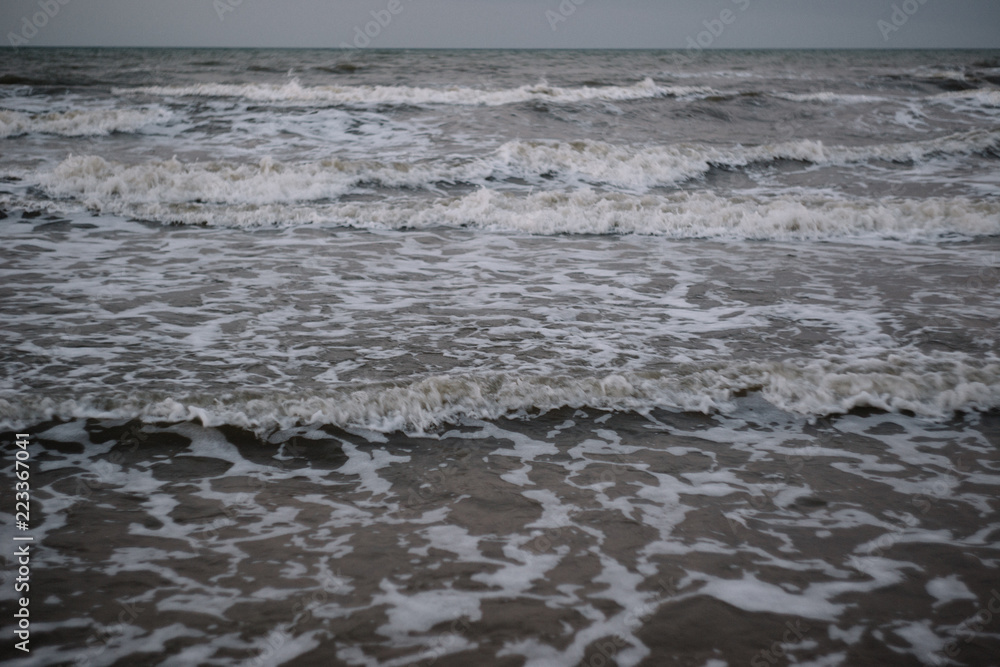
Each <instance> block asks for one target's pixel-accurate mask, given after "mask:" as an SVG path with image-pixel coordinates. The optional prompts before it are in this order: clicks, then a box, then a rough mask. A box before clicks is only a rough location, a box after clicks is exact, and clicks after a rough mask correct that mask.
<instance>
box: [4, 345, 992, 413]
mask: <svg viewBox="0 0 1000 667" xmlns="http://www.w3.org/2000/svg"><path fill="white" fill-rule="evenodd" d="M748 391H759V392H760V393H761V395H762V396H763V397H764V398H765V399H766V400H767V401H768V402H770V403H771V404H772V405H774V406H776V407H778V408H780V409H782V410H786V411H788V412H792V413H796V414H800V415H803V416H805V417H808V418H815V417H819V416H824V415H830V414H842V413H846V412H849V411H850V410H852V409H854V408H859V407H871V408H877V409H880V410H886V411H890V412H900V411H907V412H912V413H914V414H916V415H919V416H921V417H926V418H933V419H943V418H948V417H950V416H952V415H953V414H954V413H956V412H958V411H972V410H988V409H992V408H996V407H1000V360H996V359H989V360H987V361H980V360H977V359H973V358H971V357H969V356H968V355H965V354H962V353H949V354H946V353H934V354H930V355H928V354H923V353H921V352H919V351H916V350H912V349H901V350H897V351H894V352H891V353H887V354H885V355H882V356H880V357H872V358H847V357H836V356H831V357H828V358H820V359H815V360H798V361H795V360H787V361H771V362H753V361H749V362H747V361H734V362H731V363H728V364H711V365H692V366H691V367H689V368H683V367H681V368H677V369H675V370H673V371H670V372H657V373H653V372H650V373H634V372H623V373H617V374H610V375H604V376H583V377H579V376H576V377H574V376H548V377H546V376H530V375H512V374H503V373H500V374H481V375H473V374H456V375H439V376H431V377H425V378H423V379H418V380H414V381H410V382H401V383H383V384H371V385H367V386H360V387H345V388H343V389H341V390H339V391H332V392H330V393H327V394H325V395H310V396H287V395H263V394H262V395H260V396H252V397H242V398H235V397H230V398H220V397H211V398H209V397H202V398H199V397H196V396H186V397H185V396H178V397H176V398H164V397H159V398H158V397H155V396H149V397H145V398H143V397H141V396H138V395H130V396H117V395H116V396H107V397H104V398H95V397H79V398H66V399H61V400H60V399H53V398H49V397H46V398H42V397H32V398H23V399H20V398H14V399H0V423H2V426H3V428H17V427H19V426H24V425H27V424H30V423H37V422H39V421H43V420H48V419H52V418H54V417H58V418H61V419H79V418H88V417H97V418H115V419H124V418H141V419H145V420H149V421H200V422H202V423H203V424H205V425H210V426H211V425H219V424H234V425H238V426H242V427H247V428H265V429H266V428H272V427H274V426H275V425H278V426H282V427H291V426H294V425H297V424H334V425H338V426H342V427H357V428H365V429H370V430H373V431H380V432H391V431H396V430H406V431H414V432H421V431H424V430H426V429H432V428H435V427H437V426H439V425H441V424H445V423H454V422H457V421H460V420H462V419H464V418H476V419H496V418H499V417H503V416H517V415H523V414H530V413H534V412H547V411H549V410H553V409H557V408H561V407H567V406H568V407H575V408H583V407H589V408H595V409H601V410H618V411H635V412H640V413H642V412H646V411H649V410H651V409H654V408H679V409H683V410H688V411H696V412H705V413H710V412H714V411H720V410H721V411H728V410H732V409H734V405H733V403H732V401H733V399H734V397H735V396H736V395H738V394H742V393H743V392H748Z"/></svg>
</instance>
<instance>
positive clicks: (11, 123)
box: [0, 109, 170, 139]
mask: <svg viewBox="0 0 1000 667" xmlns="http://www.w3.org/2000/svg"><path fill="white" fill-rule="evenodd" d="M169 118H170V113H169V112H168V111H166V110H164V109H142V110H133V109H128V110H126V109H102V110H95V111H64V112H61V113H46V114H28V113H22V112H19V111H5V110H0V139H6V138H8V137H17V136H21V135H25V134H55V135H59V136H62V137H92V136H102V135H107V134H111V133H113V132H135V131H136V130H139V129H141V128H143V127H145V126H147V125H153V124H156V123H162V122H164V121H165V120H168V119H169Z"/></svg>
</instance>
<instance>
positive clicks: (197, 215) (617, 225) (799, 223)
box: [84, 174, 1000, 240]
mask: <svg viewBox="0 0 1000 667" xmlns="http://www.w3.org/2000/svg"><path fill="white" fill-rule="evenodd" d="M185 177H186V178H190V179H191V180H196V179H195V178H194V177H192V176H191V175H190V174H186V175H185ZM219 180H220V181H222V180H224V179H223V178H221V177H220V179H219ZM283 181H284V182H287V183H291V184H297V183H298V181H297V179H296V178H295V176H294V175H289V177H288V178H287V179H283ZM205 183H206V181H202V182H201V184H202V185H204V184H205ZM237 184H238V186H239V188H240V193H241V194H242V193H243V192H246V193H247V194H248V195H250V196H252V197H253V200H251V201H252V202H253V201H254V200H256V201H259V202H262V203H261V204H256V203H240V204H231V205H230V204H226V203H225V198H224V197H220V200H221V203H219V204H204V203H186V202H181V203H170V200H169V199H167V200H164V201H156V200H155V199H154V198H153V197H152V196H149V198H146V199H142V198H140V197H141V195H136V196H134V197H132V199H131V200H126V199H123V198H117V197H114V196H107V197H100V196H97V195H96V194H95V193H88V195H87V197H86V198H85V199H84V201H85V202H86V203H87V205H88V206H91V207H92V208H94V209H96V210H100V211H103V212H109V213H114V214H118V215H128V216H134V217H138V218H140V219H144V220H152V221H158V222H163V223H171V224H176V223H180V224H192V225H198V224H209V225H212V226H221V227H247V228H251V227H261V226H272V225H278V226H297V225H304V224H319V225H335V226H343V227H355V228H363V229H428V228H435V227H456V228H471V229H481V230H485V231H491V232H515V233H527V234H536V235H553V234H602V235H604V234H616V235H617V234H641V235H651V236H665V237H669V238H677V239H683V238H718V239H759V240H765V239H771V240H806V239H847V238H889V239H901V240H930V239H936V238H942V237H955V236H962V237H975V236H995V235H998V234H1000V202H995V201H989V200H985V201H984V200H974V199H969V198H958V197H956V198H928V199H871V198H838V199H833V198H821V197H816V196H794V195H781V196H774V197H750V196H733V197H723V196H720V195H716V194H712V193H708V192H701V193H678V194H674V195H655V196H654V195H627V194H613V193H610V194H609V193H597V192H594V191H591V190H582V191H577V192H573V193H561V192H543V193H538V194H531V195H522V194H514V193H502V192H497V191H495V190H490V189H485V188H484V189H481V190H478V191H476V192H474V193H471V194H468V195H465V196H461V197H450V198H437V199H432V200H427V199H410V200H405V201H389V202H344V203H335V204H322V203H310V204H296V203H266V202H267V199H268V197H270V196H274V195H272V194H270V193H272V192H273V191H266V190H263V189H260V190H256V191H255V190H254V185H255V180H254V179H248V180H247V181H245V182H243V183H238V181H233V182H226V187H227V188H234V187H236V186H237ZM272 185H273V184H272ZM341 186H343V184H342V183H337V182H333V183H328V184H326V185H325V188H324V187H321V185H320V184H317V185H316V186H315V187H314V188H313V189H311V190H309V194H312V195H317V194H322V193H327V195H328V196H334V195H335V194H337V192H338V191H337V189H336V188H337V187H341ZM115 187H117V186H116V185H114V184H113V183H111V184H109V186H108V188H109V189H113V188H115ZM343 188H344V189H346V186H343ZM171 191H172V192H173V191H174V190H171ZM177 191H179V192H185V191H184V190H183V189H180V190H177ZM341 191H343V190H341ZM302 192H303V196H305V194H306V193H305V191H302ZM206 199H207V197H206Z"/></svg>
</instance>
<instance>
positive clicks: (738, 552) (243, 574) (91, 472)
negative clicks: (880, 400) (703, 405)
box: [0, 397, 1000, 667]
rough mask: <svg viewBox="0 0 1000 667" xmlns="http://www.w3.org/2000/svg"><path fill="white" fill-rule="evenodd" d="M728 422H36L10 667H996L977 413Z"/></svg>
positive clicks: (994, 517) (994, 454)
mask: <svg viewBox="0 0 1000 667" xmlns="http://www.w3.org/2000/svg"><path fill="white" fill-rule="evenodd" d="M742 402H743V406H742V408H741V414H740V415H735V416H725V417H724V416H721V415H715V416H703V415H696V414H690V413H668V412H656V413H654V414H653V415H651V416H649V417H648V418H647V417H641V416H637V415H628V414H610V413H599V412H596V411H588V412H586V413H585V412H583V411H575V410H572V409H564V410H561V411H557V412H552V413H548V414H546V415H543V416H540V417H535V418H533V419H529V420H501V421H498V422H471V421H470V422H468V423H464V424H462V425H461V426H457V427H453V428H451V429H450V430H447V431H442V432H441V433H438V434H434V435H432V436H428V437H410V436H404V435H402V434H396V435H391V436H382V435H375V434H352V433H348V432H345V431H342V430H338V429H333V428H331V427H325V428H323V429H312V430H308V429H300V430H299V431H297V432H291V431H282V432H276V433H273V434H271V435H270V436H269V437H267V438H260V437H258V436H257V435H255V434H253V433H250V432H248V431H243V430H240V429H238V428H235V427H230V426H224V427H220V428H204V427H201V426H198V425H194V424H190V423H184V424H157V425H150V424H146V425H143V424H140V423H138V422H128V423H122V422H107V421H103V422H102V421H98V420H87V421H73V422H67V423H46V424H41V425H38V426H36V427H35V428H32V429H29V432H30V433H32V436H33V438H32V445H31V447H32V448H33V449H32V461H33V464H32V465H33V468H32V493H33V499H34V503H33V507H32V533H31V534H33V535H34V536H35V540H36V541H35V545H34V546H33V549H34V552H33V559H32V579H31V596H32V603H31V604H32V607H31V613H32V623H33V625H32V627H33V630H34V631H33V633H32V636H31V646H32V652H31V654H30V656H29V657H27V658H26V659H23V661H22V662H21V663H19V664H38V665H42V664H45V665H55V664H77V665H84V664H85V665H126V664H127V665H136V664H205V665H208V664H246V665H270V664H281V663H282V662H284V661H290V662H289V664H295V665H339V664H345V665H347V664H367V665H409V664H422V665H431V664H434V665H442V666H443V665H456V666H458V665H522V664H532V665H557V664H562V665H576V664H583V665H592V666H594V667H598V666H601V665H637V664H641V665H722V664H723V663H725V664H728V665H731V666H735V665H755V666H756V665H772V664H778V665H784V664H817V665H819V664H822V665H836V664H849V665H919V664H948V662H947V658H946V653H950V654H953V658H952V660H953V663H952V664H963V665H988V664H996V661H997V656H1000V613H994V612H991V611H990V609H998V608H1000V594H998V593H997V591H998V590H1000V569H998V566H1000V510H998V500H997V499H998V497H1000V494H998V489H997V486H998V485H1000V448H998V444H1000V413H997V412H995V411H994V412H991V413H986V414H982V415H966V416H965V417H964V418H962V419H960V420H955V421H952V422H949V423H946V424H941V423H938V424H935V423H930V422H923V421H919V420H916V419H914V418H909V417H906V416H900V415H890V414H885V413H880V412H865V413H853V414H850V415H846V416H842V417H838V418H831V419H824V420H820V421H819V422H817V423H816V424H814V425H809V424H808V423H806V422H804V421H802V420H800V419H798V418H795V417H792V416H790V415H787V414H785V413H782V412H779V411H777V410H774V409H773V408H770V407H769V406H768V405H767V404H766V403H764V402H763V401H761V400H759V399H755V398H754V397H750V398H748V399H742ZM12 439H13V438H12V434H5V435H4V436H3V443H4V449H5V450H6V451H7V452H8V453H10V452H11V451H12V450H13V445H12ZM0 477H3V478H4V481H3V484H4V488H13V478H12V475H11V471H10V469H9V467H6V468H5V469H4V471H3V473H2V475H0ZM3 530H4V532H5V533H6V534H7V537H6V539H5V541H6V542H7V543H8V544H10V543H11V542H10V536H9V533H11V532H13V530H12V526H10V525H4V526H3ZM5 551H6V550H5ZM3 558H4V560H5V561H6V562H5V567H4V572H5V573H7V578H8V585H4V586H3V587H2V589H3V593H2V595H3V598H2V601H0V607H2V618H3V619H4V621H3V624H4V629H3V636H5V637H7V638H8V639H9V638H10V637H11V635H12V628H11V627H10V622H9V620H8V619H10V618H11V613H9V612H10V611H11V610H12V608H13V605H14V604H15V602H14V600H13V597H12V596H13V591H12V586H10V585H9V580H10V578H11V575H10V573H11V572H12V571H13V569H12V568H13V561H12V558H11V556H10V555H9V553H5V554H4V556H3ZM991 600H992V601H991ZM991 604H992V607H991V606H990V605H991ZM987 617H989V618H987ZM8 648H9V647H7V646H5V647H4V648H3V649H2V651H3V653H5V654H6V655H7V656H10V655H11V653H10V652H9V651H8ZM713 660H716V661H720V662H712V661H713ZM813 661H815V662H813Z"/></svg>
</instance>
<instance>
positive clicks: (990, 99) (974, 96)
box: [934, 88, 1000, 109]
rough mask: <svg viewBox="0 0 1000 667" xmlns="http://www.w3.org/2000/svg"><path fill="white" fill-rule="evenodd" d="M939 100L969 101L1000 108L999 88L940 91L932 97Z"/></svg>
mask: <svg viewBox="0 0 1000 667" xmlns="http://www.w3.org/2000/svg"><path fill="white" fill-rule="evenodd" d="M934 99H935V100H939V101H945V102H948V101H960V102H971V103H972V104H975V105H977V106H982V107H989V108H994V109H996V108H1000V88H979V89H977V90H958V91H953V92H948V93H941V94H940V95H936V96H935V97H934Z"/></svg>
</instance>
